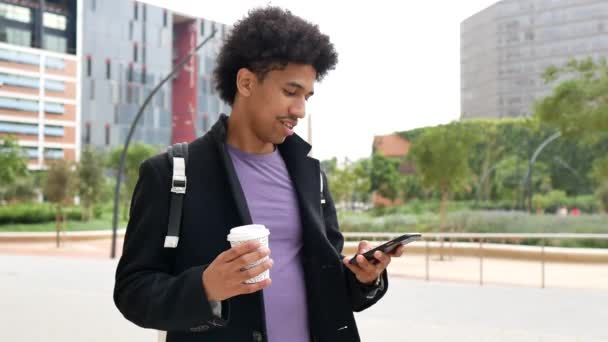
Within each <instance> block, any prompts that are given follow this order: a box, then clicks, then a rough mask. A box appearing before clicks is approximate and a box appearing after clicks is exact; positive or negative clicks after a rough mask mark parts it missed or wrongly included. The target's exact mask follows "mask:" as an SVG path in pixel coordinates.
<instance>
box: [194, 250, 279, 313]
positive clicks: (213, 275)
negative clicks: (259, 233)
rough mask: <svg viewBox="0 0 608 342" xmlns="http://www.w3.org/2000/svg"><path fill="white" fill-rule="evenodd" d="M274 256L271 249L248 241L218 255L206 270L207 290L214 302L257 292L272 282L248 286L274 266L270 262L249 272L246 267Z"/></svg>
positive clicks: (267, 280) (204, 279) (205, 284)
mask: <svg viewBox="0 0 608 342" xmlns="http://www.w3.org/2000/svg"><path fill="white" fill-rule="evenodd" d="M269 255H270V249H268V248H266V247H263V248H260V244H259V243H258V242H246V243H243V244H241V245H238V246H236V247H232V248H230V249H229V250H227V251H225V252H223V253H222V254H220V255H218V256H217V258H215V260H213V262H212V263H211V264H209V266H207V268H206V269H205V271H203V277H202V278H203V279H202V281H203V288H204V289H205V293H206V294H207V299H208V300H210V301H222V300H226V299H228V298H232V297H234V296H238V295H242V294H249V293H254V292H257V291H259V290H261V289H263V288H265V287H268V286H269V285H270V283H271V282H272V281H271V280H270V279H265V280H263V281H261V282H259V283H255V284H246V283H245V280H247V279H251V278H253V277H255V276H257V275H259V274H261V273H262V272H264V271H266V270H268V269H270V268H271V267H272V264H273V261H272V259H270V258H268V260H266V261H264V262H263V263H261V264H259V265H257V266H255V267H252V268H250V269H248V270H245V266H247V265H249V264H252V263H254V262H256V261H258V260H260V259H263V258H265V257H266V256H269Z"/></svg>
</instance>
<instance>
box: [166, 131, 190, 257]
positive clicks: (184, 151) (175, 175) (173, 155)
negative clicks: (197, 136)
mask: <svg viewBox="0 0 608 342" xmlns="http://www.w3.org/2000/svg"><path fill="white" fill-rule="evenodd" d="M167 157H168V158H169V164H171V166H172V168H173V172H172V177H171V199H170V201H171V202H170V206H169V227H168V229H167V236H166V237H165V248H176V247H177V244H178V242H179V230H180V226H181V222H182V207H183V204H184V196H185V195H186V185H187V183H188V182H187V179H186V164H187V163H188V144H187V143H177V144H175V145H173V146H169V148H167Z"/></svg>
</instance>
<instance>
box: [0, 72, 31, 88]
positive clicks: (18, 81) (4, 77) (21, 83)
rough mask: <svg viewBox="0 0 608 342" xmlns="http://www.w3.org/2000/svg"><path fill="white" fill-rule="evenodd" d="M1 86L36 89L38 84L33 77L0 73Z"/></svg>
mask: <svg viewBox="0 0 608 342" xmlns="http://www.w3.org/2000/svg"><path fill="white" fill-rule="evenodd" d="M2 85H7V86H12V87H23V88H33V89H38V87H40V82H39V81H38V79H37V78H34V77H26V76H17V75H11V74H5V73H0V86H2Z"/></svg>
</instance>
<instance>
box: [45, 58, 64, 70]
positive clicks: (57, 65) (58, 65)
mask: <svg viewBox="0 0 608 342" xmlns="http://www.w3.org/2000/svg"><path fill="white" fill-rule="evenodd" d="M44 65H45V66H46V67H47V68H49V69H55V70H64V69H65V61H64V60H63V59H61V58H54V57H47V58H46V59H45V62H44Z"/></svg>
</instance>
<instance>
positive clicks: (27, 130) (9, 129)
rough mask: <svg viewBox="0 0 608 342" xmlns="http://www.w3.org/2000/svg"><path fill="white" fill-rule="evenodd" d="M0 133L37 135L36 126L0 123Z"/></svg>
mask: <svg viewBox="0 0 608 342" xmlns="http://www.w3.org/2000/svg"><path fill="white" fill-rule="evenodd" d="M0 133H7V134H23V135H38V125H37V124H24V123H15V122H6V121H0Z"/></svg>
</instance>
